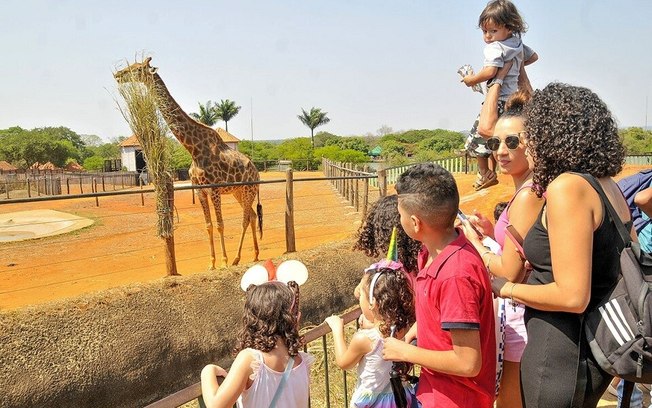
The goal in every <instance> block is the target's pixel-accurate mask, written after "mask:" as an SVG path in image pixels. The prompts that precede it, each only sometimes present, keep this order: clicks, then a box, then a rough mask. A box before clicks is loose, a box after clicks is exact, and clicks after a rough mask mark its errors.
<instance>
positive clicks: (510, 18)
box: [478, 0, 527, 36]
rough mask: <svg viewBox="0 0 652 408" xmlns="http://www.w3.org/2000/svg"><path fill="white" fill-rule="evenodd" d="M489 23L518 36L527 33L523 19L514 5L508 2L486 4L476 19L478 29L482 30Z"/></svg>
mask: <svg viewBox="0 0 652 408" xmlns="http://www.w3.org/2000/svg"><path fill="white" fill-rule="evenodd" d="M489 21H491V22H493V23H494V24H496V25H499V26H504V27H506V28H507V29H508V30H510V31H511V32H512V33H514V34H516V35H519V36H520V35H521V34H523V33H525V32H526V31H527V24H525V21H523V17H521V14H520V13H519V12H518V9H517V8H516V6H515V5H514V3H512V2H511V1H509V0H492V1H490V2H489V3H487V6H486V7H485V8H484V10H482V13H481V14H480V17H479V18H478V27H480V28H482V26H483V25H484V24H485V23H487V22H489Z"/></svg>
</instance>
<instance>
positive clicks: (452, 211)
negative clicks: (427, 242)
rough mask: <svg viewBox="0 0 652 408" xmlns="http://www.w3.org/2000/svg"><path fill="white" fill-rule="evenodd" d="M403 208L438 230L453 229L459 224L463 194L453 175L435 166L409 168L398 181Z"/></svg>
mask: <svg viewBox="0 0 652 408" xmlns="http://www.w3.org/2000/svg"><path fill="white" fill-rule="evenodd" d="M396 192H397V193H398V199H399V203H400V205H401V207H403V208H404V209H405V210H406V211H408V212H410V213H412V214H416V215H418V216H420V217H421V219H422V221H424V222H425V223H427V224H428V225H430V226H433V227H437V228H442V229H443V228H450V227H452V226H453V223H454V222H455V217H456V215H457V210H458V208H459V204H460V195H459V192H458V191H457V184H456V183H455V179H454V178H453V176H452V175H451V174H450V173H449V172H448V171H447V170H446V169H444V168H443V167H441V166H439V165H437V164H434V163H422V164H417V165H415V166H412V167H410V168H408V169H407V170H406V171H405V172H404V173H403V174H401V175H400V177H399V178H398V181H397V182H396Z"/></svg>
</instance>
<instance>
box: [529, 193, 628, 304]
mask: <svg viewBox="0 0 652 408" xmlns="http://www.w3.org/2000/svg"><path fill="white" fill-rule="evenodd" d="M544 209H545V205H544V207H543V208H542V209H541V212H540V213H539V216H538V217H537V220H536V222H535V223H534V225H533V226H532V228H530V231H528V233H527V235H526V236H525V239H524V241H523V251H524V252H525V256H526V258H527V259H528V261H530V264H531V265H532V268H533V269H532V273H531V274H530V277H529V279H528V282H527V283H529V284H531V285H543V284H547V283H551V282H554V278H553V275H552V264H551V260H550V241H549V239H548V230H547V229H546V228H545V227H544V226H543V220H542V217H543V211H544ZM631 225H632V221H631V220H630V221H628V222H627V223H625V228H626V229H627V230H628V231H629V230H630V229H631ZM620 242H622V240H621V238H620V235H619V234H618V230H617V229H616V226H615V225H614V223H613V221H612V219H611V216H610V215H609V211H608V210H607V208H606V207H605V204H604V202H603V203H602V222H601V223H600V226H599V227H598V228H597V229H596V230H595V231H594V232H593V256H592V263H591V265H592V266H593V268H592V269H593V270H592V272H591V273H592V276H591V299H590V301H589V305H588V307H587V310H590V309H592V308H593V306H594V305H595V304H596V302H598V301H599V300H600V299H602V298H603V297H604V296H605V295H606V294H607V293H608V292H609V290H610V289H611V287H612V286H613V285H614V284H615V283H616V279H617V278H618V271H619V264H620V255H619V252H618V249H619V247H620V246H621V245H620V244H619V243H620ZM568 245H573V237H568ZM559 267H562V268H563V265H561V266H559Z"/></svg>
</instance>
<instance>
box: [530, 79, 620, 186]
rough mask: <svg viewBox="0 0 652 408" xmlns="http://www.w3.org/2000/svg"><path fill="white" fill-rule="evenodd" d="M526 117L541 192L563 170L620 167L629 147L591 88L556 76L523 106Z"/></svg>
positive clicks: (602, 173) (596, 171)
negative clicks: (558, 80) (563, 81)
mask: <svg viewBox="0 0 652 408" xmlns="http://www.w3.org/2000/svg"><path fill="white" fill-rule="evenodd" d="M525 118H526V120H525V129H526V131H527V132H528V139H527V147H528V150H529V152H530V154H532V158H533V160H534V177H533V181H534V185H535V187H536V193H537V195H538V196H539V197H541V196H542V195H543V192H544V191H545V189H546V188H547V187H548V185H549V184H550V183H551V182H552V180H554V179H555V178H556V177H557V176H559V175H560V174H562V173H564V172H569V171H574V172H578V173H589V174H591V175H593V176H594V177H597V178H600V177H607V176H609V177H613V176H615V175H616V174H618V173H619V172H620V171H621V170H622V168H623V164H624V161H625V147H624V146H623V143H622V140H621V139H620V136H619V135H618V127H617V125H616V121H615V120H614V118H613V116H612V115H611V112H610V111H609V109H608V108H607V105H606V104H605V103H604V102H603V101H602V100H601V99H600V98H599V97H598V95H596V94H595V93H593V92H592V91H591V90H589V89H587V88H582V87H578V86H572V85H568V84H563V83H558V82H553V83H551V84H549V85H548V86H546V87H545V88H544V89H543V90H537V91H535V92H534V94H533V95H532V100H531V101H530V103H528V104H527V105H526V106H525Z"/></svg>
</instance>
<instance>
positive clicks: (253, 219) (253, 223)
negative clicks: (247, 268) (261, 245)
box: [249, 207, 260, 262]
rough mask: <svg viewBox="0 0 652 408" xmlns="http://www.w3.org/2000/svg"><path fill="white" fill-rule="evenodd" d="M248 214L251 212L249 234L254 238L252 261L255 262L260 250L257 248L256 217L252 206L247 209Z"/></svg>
mask: <svg viewBox="0 0 652 408" xmlns="http://www.w3.org/2000/svg"><path fill="white" fill-rule="evenodd" d="M249 208H251V207H249ZM249 214H251V216H250V218H251V222H250V225H251V236H252V237H253V238H254V262H257V261H258V254H259V253H260V251H259V250H258V238H256V224H257V223H258V222H257V218H256V212H255V211H254V209H253V208H251V210H249Z"/></svg>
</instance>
